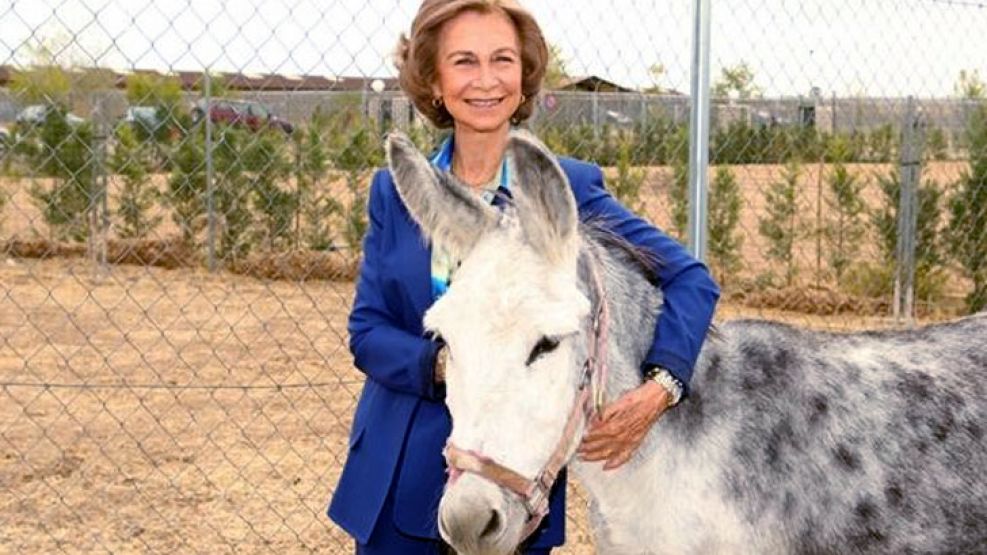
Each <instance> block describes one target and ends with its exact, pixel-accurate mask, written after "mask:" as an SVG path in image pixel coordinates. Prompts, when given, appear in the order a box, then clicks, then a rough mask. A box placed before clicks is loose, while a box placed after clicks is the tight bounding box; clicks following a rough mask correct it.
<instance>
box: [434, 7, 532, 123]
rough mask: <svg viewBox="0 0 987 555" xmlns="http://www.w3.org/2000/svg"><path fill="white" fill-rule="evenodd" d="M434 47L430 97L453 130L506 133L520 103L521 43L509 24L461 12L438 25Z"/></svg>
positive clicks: (498, 18) (499, 16)
mask: <svg viewBox="0 0 987 555" xmlns="http://www.w3.org/2000/svg"><path fill="white" fill-rule="evenodd" d="M438 46H439V47H438V54H437V56H438V59H437V60H436V69H437V73H438V76H437V78H436V82H435V83H434V84H433V85H432V93H433V94H434V96H436V97H441V98H442V102H443V103H444V104H445V107H446V110H448V111H449V114H451V115H452V118H453V119H454V120H455V126H456V131H473V132H480V133H490V132H495V131H500V130H506V129H507V128H508V127H509V126H510V119H511V115H513V114H514V112H515V110H517V107H518V106H519V105H520V104H521V44H520V39H519V38H518V35H517V31H516V30H515V29H514V25H513V23H511V20H510V19H509V18H508V17H507V16H505V15H503V14H500V13H489V14H481V13H477V12H469V11H468V12H463V13H461V14H459V15H458V16H456V17H455V18H454V19H450V20H449V21H447V22H446V23H445V25H443V27H442V30H441V31H440V32H439V45H438Z"/></svg>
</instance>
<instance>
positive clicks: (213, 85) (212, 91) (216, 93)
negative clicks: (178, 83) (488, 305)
mask: <svg viewBox="0 0 987 555" xmlns="http://www.w3.org/2000/svg"><path fill="white" fill-rule="evenodd" d="M207 73H208V74H209V96H210V97H212V98H235V97H236V91H234V90H233V89H232V88H230V86H229V77H228V76H226V75H220V74H218V73H217V74H215V75H214V74H212V73H211V72H208V71H203V72H202V74H201V75H200V76H199V79H198V80H197V81H196V82H195V85H193V87H192V89H193V90H195V91H198V92H199V93H201V94H206V74H207Z"/></svg>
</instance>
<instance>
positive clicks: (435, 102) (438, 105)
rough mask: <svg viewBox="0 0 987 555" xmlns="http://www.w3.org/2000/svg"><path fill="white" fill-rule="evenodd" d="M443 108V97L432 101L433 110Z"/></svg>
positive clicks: (437, 97)
mask: <svg viewBox="0 0 987 555" xmlns="http://www.w3.org/2000/svg"><path fill="white" fill-rule="evenodd" d="M441 107H442V97H441V96H436V97H435V98H433V99H432V108H435V109H436V110H438V109H439V108H441Z"/></svg>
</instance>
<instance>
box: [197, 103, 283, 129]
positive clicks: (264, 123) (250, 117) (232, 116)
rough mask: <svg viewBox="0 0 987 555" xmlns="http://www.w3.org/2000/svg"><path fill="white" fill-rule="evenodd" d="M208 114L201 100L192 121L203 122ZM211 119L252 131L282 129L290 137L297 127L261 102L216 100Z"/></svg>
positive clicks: (214, 121)
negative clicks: (266, 128) (267, 128)
mask: <svg viewBox="0 0 987 555" xmlns="http://www.w3.org/2000/svg"><path fill="white" fill-rule="evenodd" d="M205 114H206V101H205V100H199V101H198V102H196V103H195V106H194V107H193V108H192V119H193V120H194V121H196V122H198V121H200V120H202V118H204V117H205ZM209 119H210V120H212V122H213V123H228V124H230V125H243V126H246V127H247V128H249V129H250V130H251V131H257V130H259V129H261V128H264V127H271V128H275V129H280V130H281V131H284V132H285V133H288V134H289V135H290V134H291V133H292V132H294V130H295V127H294V126H293V125H292V124H291V123H289V122H288V121H285V120H283V119H281V118H279V117H278V116H276V115H274V114H273V113H271V110H270V109H269V108H268V107H267V106H264V105H263V104H261V103H259V102H249V101H246V100H230V99H226V98H223V99H216V100H213V101H212V103H211V105H210V106H209Z"/></svg>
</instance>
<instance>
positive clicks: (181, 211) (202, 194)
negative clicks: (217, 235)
mask: <svg viewBox="0 0 987 555" xmlns="http://www.w3.org/2000/svg"><path fill="white" fill-rule="evenodd" d="M172 165H173V167H174V169H173V171H172V173H171V177H170V178H168V190H167V192H166V193H165V200H166V201H167V204H168V205H169V206H170V207H171V219H172V221H173V222H174V223H175V225H176V226H178V229H179V230H180V231H181V234H182V240H183V241H184V242H185V243H186V244H188V245H194V244H196V242H197V237H198V234H199V232H200V231H202V229H203V228H204V227H205V224H206V222H205V216H206V208H207V202H208V199H207V198H206V194H207V185H206V144H205V133H204V130H203V129H202V128H201V127H200V128H199V129H195V130H193V131H192V132H190V133H189V134H187V135H186V136H185V138H184V139H183V140H182V142H181V143H179V145H178V149H177V150H176V151H175V153H174V155H173V157H172Z"/></svg>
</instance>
